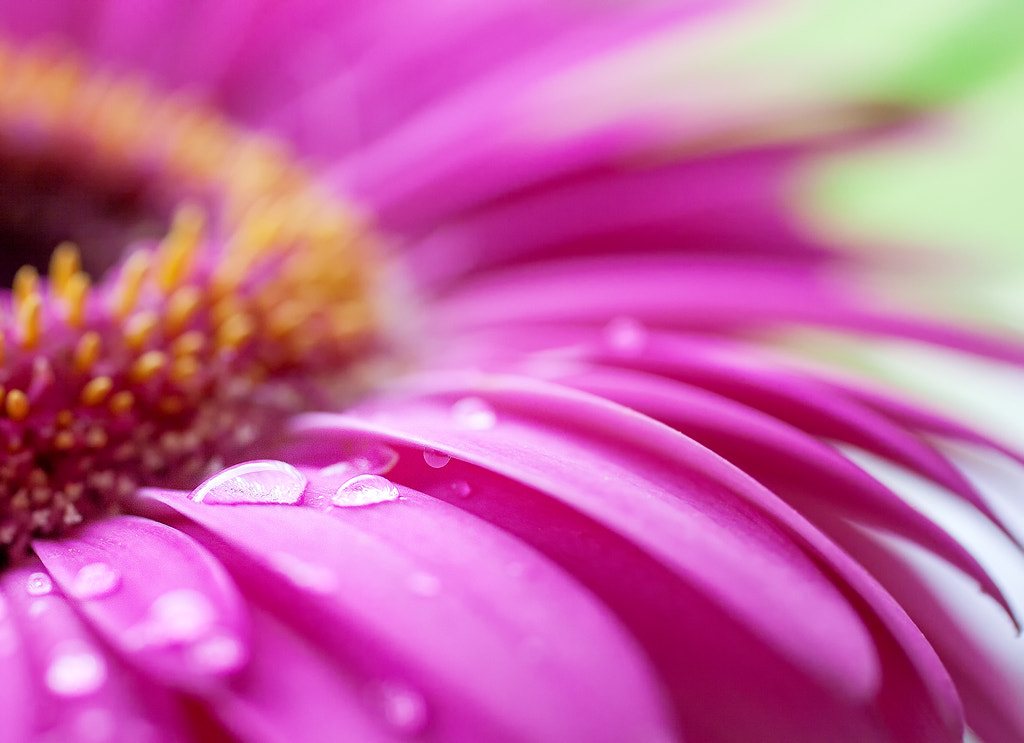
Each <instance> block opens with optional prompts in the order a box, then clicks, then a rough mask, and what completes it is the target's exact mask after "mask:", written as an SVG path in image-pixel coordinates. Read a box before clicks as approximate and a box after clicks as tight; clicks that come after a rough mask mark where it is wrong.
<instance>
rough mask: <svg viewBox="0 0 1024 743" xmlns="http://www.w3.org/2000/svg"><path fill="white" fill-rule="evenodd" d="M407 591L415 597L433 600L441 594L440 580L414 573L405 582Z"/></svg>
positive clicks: (428, 575) (425, 574)
mask: <svg viewBox="0 0 1024 743" xmlns="http://www.w3.org/2000/svg"><path fill="white" fill-rule="evenodd" d="M406 585H408V586H409V590H410V591H412V592H413V593H415V594H416V595H417V596H423V597H424V598H433V597H434V596H437V594H439V593H441V580H440V578H438V577H437V576H436V575H431V574H430V573H424V572H415V573H413V574H412V575H410V576H409V578H408V579H407V580H406Z"/></svg>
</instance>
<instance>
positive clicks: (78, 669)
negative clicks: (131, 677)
mask: <svg viewBox="0 0 1024 743" xmlns="http://www.w3.org/2000/svg"><path fill="white" fill-rule="evenodd" d="M106 679H107V664H106V662H104V660H103V658H102V657H100V656H99V655H97V654H96V653H94V652H93V651H92V650H90V649H89V648H88V647H87V646H86V645H85V644H83V643H80V642H76V641H68V642H67V643H66V644H62V645H59V646H57V649H56V650H55V652H54V654H53V657H52V658H51V660H50V664H49V665H48V666H47V667H46V686H47V688H48V689H49V690H50V691H52V692H53V693H54V694H59V695H60V696H64V697H78V696H83V695H85V694H91V693H92V692H94V691H96V690H97V689H99V688H100V687H101V686H102V685H103V682H104V681H106Z"/></svg>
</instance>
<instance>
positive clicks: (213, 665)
mask: <svg viewBox="0 0 1024 743" xmlns="http://www.w3.org/2000/svg"><path fill="white" fill-rule="evenodd" d="M33 549H34V550H35V551H36V554H38V555H39V559H40V560H42V561H43V564H45V565H46V568H47V570H48V571H49V572H50V574H51V575H52V576H53V579H54V581H55V582H56V583H57V584H58V585H59V586H60V587H61V589H62V590H63V591H64V592H65V593H67V594H68V595H70V596H78V597H80V598H79V601H78V604H77V605H78V609H79V611H80V612H81V613H82V615H83V616H84V617H85V618H86V620H87V621H88V622H89V623H90V625H91V626H92V628H93V629H94V630H95V631H96V632H97V633H98V634H99V635H100V636H101V637H102V638H103V639H104V641H105V642H106V643H107V644H109V645H110V646H111V647H113V648H115V649H116V650H117V651H118V652H119V653H120V654H121V655H122V656H123V657H124V658H125V659H126V660H127V661H128V662H130V663H131V664H132V665H134V666H135V667H136V668H138V669H139V670H140V671H142V672H143V673H145V674H146V675H148V676H150V677H152V678H154V679H156V680H158V681H159V682H161V683H164V684H168V685H170V686H173V687H177V688H182V689H187V690H189V691H201V690H203V689H205V688H207V687H210V686H211V685H216V684H218V683H220V680H221V679H222V677H223V676H225V675H226V674H230V673H232V672H234V671H237V670H238V669H239V668H240V667H241V666H242V665H244V663H245V661H246V658H247V655H248V634H249V631H248V625H247V618H246V614H245V608H244V604H243V599H242V597H241V596H240V595H239V593H238V590H237V589H236V588H235V585H234V584H233V583H232V582H231V579H230V578H229V577H228V575H227V573H226V572H225V571H224V568H223V567H221V565H220V563H219V562H217V560H216V559H214V557H213V556H212V555H210V553H209V552H207V551H206V550H205V549H204V548H203V547H201V546H200V545H199V544H197V543H196V542H195V541H194V540H193V539H191V538H190V537H188V536H186V535H185V534H183V533H182V532H180V531H178V530H176V529H172V528H170V527H168V526H165V525H164V524H161V523H158V522H155V521H151V520H148V519H141V518H136V517H134V516H118V517H116V518H112V519H107V520H103V521H96V522H93V523H89V524H86V525H85V526H84V527H83V528H81V529H79V530H78V531H76V532H75V533H74V534H72V535H68V536H65V537H62V538H61V539H59V540H39V541H37V542H34V543H33ZM104 570H109V571H111V573H112V574H115V575H116V576H117V577H116V581H115V582H112V583H111V582H110V581H109V580H104V579H103V578H102V577H101V578H100V579H99V583H100V587H99V588H97V587H96V586H95V585H94V584H95V582H96V580H97V579H96V576H97V575H99V574H102V572H103V571H104ZM90 577H91V578H92V579H93V580H92V581H91V582H90ZM90 583H92V585H91V584H90ZM108 585H109V587H108ZM229 644H231V645H232V646H233V647H234V648H235V649H236V652H235V653H234V655H231V656H229V655H227V654H225V653H220V654H219V655H218V656H217V657H216V659H215V661H216V662H214V661H212V660H210V657H211V656H210V653H209V652H208V651H209V650H210V648H224V647H227V646H228V645H229Z"/></svg>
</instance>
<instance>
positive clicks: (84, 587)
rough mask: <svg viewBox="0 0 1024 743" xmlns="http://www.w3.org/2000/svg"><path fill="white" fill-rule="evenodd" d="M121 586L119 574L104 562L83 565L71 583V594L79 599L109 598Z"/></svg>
mask: <svg viewBox="0 0 1024 743" xmlns="http://www.w3.org/2000/svg"><path fill="white" fill-rule="evenodd" d="M120 585H121V573H119V572H118V571H117V570H115V569H114V568H112V567H111V566H110V565H107V564H106V563H105V562H91V563H89V564H88V565H83V566H82V567H81V568H80V569H79V570H78V573H76V574H75V578H74V580H73V581H72V582H71V593H72V595H74V596H75V597H76V598H80V599H98V598H103V597H104V596H109V595H110V594H112V593H113V592H114V591H116V590H117V589H118V587H119V586H120Z"/></svg>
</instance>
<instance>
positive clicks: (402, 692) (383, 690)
mask: <svg viewBox="0 0 1024 743" xmlns="http://www.w3.org/2000/svg"><path fill="white" fill-rule="evenodd" d="M376 696H377V697H378V700H379V702H378V703H379V704H380V709H381V712H382V713H383V716H384V721H385V722H386V723H387V724H388V725H389V726H390V727H391V728H392V729H393V730H394V731H395V732H397V733H401V734H403V735H414V734H416V733H418V732H420V731H422V730H423V728H425V727H426V726H427V720H428V716H429V712H428V710H427V702H426V700H425V699H424V698H423V695H422V694H420V693H419V692H418V691H416V690H415V689H413V688H411V687H409V686H407V685H406V684H402V683H399V682H397V681H385V682H383V683H381V684H380V685H379V686H378V688H377V691H376Z"/></svg>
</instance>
